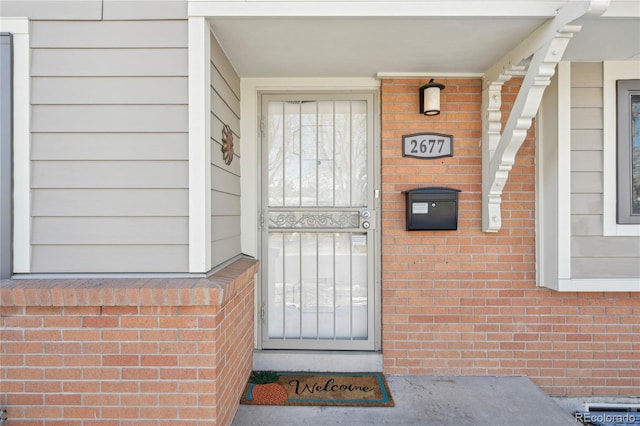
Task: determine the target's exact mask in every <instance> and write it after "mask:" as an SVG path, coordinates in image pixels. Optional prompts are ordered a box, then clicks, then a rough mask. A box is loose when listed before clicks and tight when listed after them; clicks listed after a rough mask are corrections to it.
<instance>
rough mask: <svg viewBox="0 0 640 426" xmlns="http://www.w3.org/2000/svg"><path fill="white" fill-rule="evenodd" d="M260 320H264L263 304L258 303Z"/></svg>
mask: <svg viewBox="0 0 640 426" xmlns="http://www.w3.org/2000/svg"><path fill="white" fill-rule="evenodd" d="M260 321H264V305H260Z"/></svg>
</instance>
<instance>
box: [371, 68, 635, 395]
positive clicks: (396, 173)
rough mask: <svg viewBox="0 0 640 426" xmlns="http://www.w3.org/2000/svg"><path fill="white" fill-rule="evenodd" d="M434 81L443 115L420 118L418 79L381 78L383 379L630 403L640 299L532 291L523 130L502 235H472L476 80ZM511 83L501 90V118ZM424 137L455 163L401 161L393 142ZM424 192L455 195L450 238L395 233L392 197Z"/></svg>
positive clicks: (400, 208) (529, 179)
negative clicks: (435, 379)
mask: <svg viewBox="0 0 640 426" xmlns="http://www.w3.org/2000/svg"><path fill="white" fill-rule="evenodd" d="M438 82H439V83H443V84H445V85H446V89H445V90H444V91H443V92H442V106H443V112H442V114H441V115H439V116H436V117H424V116H421V115H419V114H418V113H417V109H418V88H419V87H420V86H421V85H422V84H425V83H427V80H417V79H413V80H412V79H397V80H396V79H385V80H383V81H382V299H383V300H382V305H383V353H384V366H385V371H386V372H387V373H389V374H412V375H413V374H416V375H420V374H432V375H450V374H451V375H526V376H528V377H530V378H531V379H532V380H533V381H534V382H535V383H537V384H538V385H539V386H541V387H542V388H543V389H544V390H545V391H546V392H548V393H549V394H552V395H580V396H589V395H599V396H604V395H609V396H626V395H630V396H634V395H635V396H637V395H638V389H640V356H639V355H638V354H639V353H640V295H639V294H637V293H631V294H630V293H558V292H554V291H551V290H548V289H544V288H537V287H536V284H535V215H534V211H535V210H534V207H535V205H534V204H535V183H534V182H535V175H534V169H535V152H534V134H533V131H530V132H529V136H528V138H527V140H526V141H525V143H524V145H523V146H522V148H521V149H520V151H519V152H518V156H517V159H516V164H515V166H514V168H513V170H512V172H511V174H510V176H509V180H508V184H507V185H506V187H505V190H504V193H503V202H502V223H503V226H502V230H501V231H500V232H498V233H492V234H488V233H483V232H482V230H481V202H480V199H481V182H482V170H481V163H482V151H481V129H482V127H481V111H480V109H481V81H480V80H479V79H441V80H438ZM518 84H519V82H518V81H510V82H508V83H507V84H506V85H505V88H504V89H503V110H504V111H508V109H509V108H510V105H511V104H512V103H513V101H514V100H515V95H516V94H517V90H518ZM505 115H506V114H505ZM430 131H432V132H439V133H447V134H452V135H453V137H454V146H455V148H454V157H450V158H441V159H435V160H420V159H412V158H403V157H402V153H401V137H402V135H404V134H411V133H419V132H430ZM422 186H448V187H452V188H457V189H460V190H462V192H461V193H460V203H459V208H460V210H459V214H460V216H459V223H458V230H457V231H412V232H406V231H405V202H404V196H403V195H402V194H401V192H402V191H405V190H408V189H413V188H417V187H422Z"/></svg>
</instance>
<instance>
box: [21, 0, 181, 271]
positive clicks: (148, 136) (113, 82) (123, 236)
mask: <svg viewBox="0 0 640 426" xmlns="http://www.w3.org/2000/svg"><path fill="white" fill-rule="evenodd" d="M107 3H108V2H105V4H104V13H105V15H106V14H107V13H108V12H109V13H110V14H111V16H112V18H111V19H114V18H115V17H116V15H117V14H118V13H121V14H123V15H122V16H121V17H119V18H118V19H123V20H121V21H95V22H94V21H34V22H33V23H32V37H31V48H32V50H31V52H32V69H31V76H32V80H31V83H32V84H31V87H32V92H31V104H32V107H31V111H32V125H31V130H32V140H33V144H32V154H31V160H32V162H31V169H32V170H31V174H32V188H33V190H32V200H33V201H32V202H33V204H32V237H31V243H32V268H31V271H32V272H34V273H73V272H78V273H116V272H118V273H120V272H121V273H127V272H157V273H160V272H186V271H188V262H189V259H188V256H189V247H188V232H189V228H188V215H189V211H188V141H187V137H188V133H187V132H188V112H187V97H188V87H187V21H186V20H162V21H161V20H155V21H154V20H145V21H137V20H133V19H132V17H127V16H124V14H125V12H127V11H126V10H125V9H123V8H122V7H120V8H119V6H117V5H116V2H109V4H107ZM120 3H121V2H120ZM158 3H162V2H158ZM168 3H176V4H177V3H182V2H168ZM174 6H175V5H174ZM167 10H168V9H167ZM129 12H131V13H133V14H134V15H135V11H133V10H129ZM124 19H132V20H124Z"/></svg>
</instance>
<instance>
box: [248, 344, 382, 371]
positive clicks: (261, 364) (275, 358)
mask: <svg viewBox="0 0 640 426" xmlns="http://www.w3.org/2000/svg"><path fill="white" fill-rule="evenodd" d="M253 369H254V370H275V371H331V372H336V373H348V372H361V371H371V372H382V371H383V362H382V352H365V351H301V350H270V349H265V350H254V351H253Z"/></svg>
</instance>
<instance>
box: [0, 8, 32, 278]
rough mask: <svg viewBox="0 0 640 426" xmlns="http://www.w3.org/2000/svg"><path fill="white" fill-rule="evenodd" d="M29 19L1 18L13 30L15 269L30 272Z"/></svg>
mask: <svg viewBox="0 0 640 426" xmlns="http://www.w3.org/2000/svg"><path fill="white" fill-rule="evenodd" d="M29 30H30V28H29V19H28V18H0V31H2V32H9V33H11V34H13V273H16V274H19V273H29V272H31V105H30V99H31V92H30V90H31V89H30V87H31V86H30V81H29V76H30V75H31V71H30V70H31V59H30V58H31V55H30V52H29Z"/></svg>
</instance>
